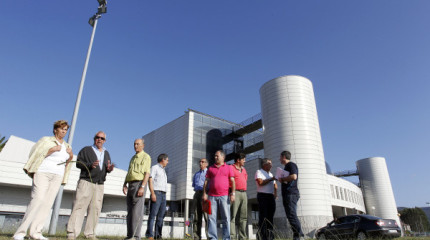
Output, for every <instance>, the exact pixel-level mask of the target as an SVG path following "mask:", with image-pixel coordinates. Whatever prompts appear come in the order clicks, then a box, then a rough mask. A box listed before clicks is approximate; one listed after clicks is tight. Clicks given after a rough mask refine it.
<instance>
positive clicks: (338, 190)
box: [330, 184, 364, 205]
mask: <svg viewBox="0 0 430 240" xmlns="http://www.w3.org/2000/svg"><path fill="white" fill-rule="evenodd" d="M330 191H331V197H332V198H334V199H339V200H343V201H347V202H352V203H355V204H358V205H364V203H363V199H362V198H361V197H360V195H359V194H358V193H356V192H354V191H351V190H349V189H346V188H342V187H339V186H333V185H332V184H330Z"/></svg>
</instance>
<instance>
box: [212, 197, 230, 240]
mask: <svg viewBox="0 0 430 240" xmlns="http://www.w3.org/2000/svg"><path fill="white" fill-rule="evenodd" d="M209 201H211V209H212V214H211V215H209V231H208V233H209V236H208V239H209V240H217V239H218V229H217V212H218V208H219V212H220V215H221V216H220V217H221V224H222V235H223V236H222V239H223V240H230V198H229V197H228V196H219V197H213V196H209Z"/></svg>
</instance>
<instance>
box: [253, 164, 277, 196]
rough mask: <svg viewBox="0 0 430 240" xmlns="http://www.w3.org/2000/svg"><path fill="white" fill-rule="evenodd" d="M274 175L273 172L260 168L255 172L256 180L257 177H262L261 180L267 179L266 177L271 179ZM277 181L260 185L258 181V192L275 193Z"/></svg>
mask: <svg viewBox="0 0 430 240" xmlns="http://www.w3.org/2000/svg"><path fill="white" fill-rule="evenodd" d="M272 177H273V174H272V173H271V172H266V171H264V170H263V169H258V170H257V172H255V180H257V178H260V179H261V180H263V181H264V180H266V179H270V178H272ZM274 186H275V181H272V182H270V183H268V184H266V185H264V186H260V185H259V184H258V183H257V192H260V193H270V194H273V193H274V191H275V187H274Z"/></svg>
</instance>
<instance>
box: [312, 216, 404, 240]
mask: <svg viewBox="0 0 430 240" xmlns="http://www.w3.org/2000/svg"><path fill="white" fill-rule="evenodd" d="M400 235H401V230H400V228H399V226H398V225H397V222H396V221H395V220H393V219H382V218H379V217H375V216H370V215H358V214H357V215H348V216H343V217H339V218H338V219H335V220H333V221H331V222H330V223H329V224H327V226H325V227H323V228H320V229H318V231H317V232H316V234H315V236H316V237H317V238H318V239H354V238H357V239H366V238H374V237H377V238H396V237H400Z"/></svg>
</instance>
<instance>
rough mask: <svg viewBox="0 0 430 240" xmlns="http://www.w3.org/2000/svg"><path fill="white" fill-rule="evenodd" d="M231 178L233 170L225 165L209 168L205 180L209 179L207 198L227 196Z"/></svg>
mask: <svg viewBox="0 0 430 240" xmlns="http://www.w3.org/2000/svg"><path fill="white" fill-rule="evenodd" d="M232 177H234V174H233V170H232V169H231V167H230V166H229V165H227V164H226V163H224V164H223V165H221V166H220V167H217V166H216V165H215V164H214V165H212V166H210V167H209V169H208V172H207V173H206V178H208V179H209V193H208V194H209V196H212V197H220V196H227V195H228V189H229V187H230V178H232Z"/></svg>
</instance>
